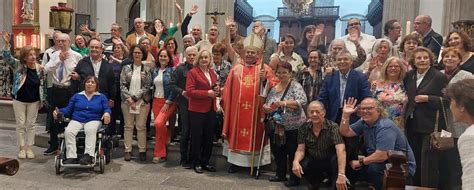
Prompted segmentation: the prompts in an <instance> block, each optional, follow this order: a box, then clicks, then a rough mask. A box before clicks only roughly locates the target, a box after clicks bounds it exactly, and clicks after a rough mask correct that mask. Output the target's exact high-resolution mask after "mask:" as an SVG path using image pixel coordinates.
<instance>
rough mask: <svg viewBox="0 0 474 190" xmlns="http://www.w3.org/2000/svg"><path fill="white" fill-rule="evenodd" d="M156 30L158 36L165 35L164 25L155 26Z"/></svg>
mask: <svg viewBox="0 0 474 190" xmlns="http://www.w3.org/2000/svg"><path fill="white" fill-rule="evenodd" d="M155 30H156V33H157V34H162V33H163V24H160V23H156V24H155Z"/></svg>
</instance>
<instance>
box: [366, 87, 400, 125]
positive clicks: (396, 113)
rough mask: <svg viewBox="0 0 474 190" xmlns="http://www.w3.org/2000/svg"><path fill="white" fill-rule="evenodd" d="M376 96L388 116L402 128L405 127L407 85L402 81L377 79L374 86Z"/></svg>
mask: <svg viewBox="0 0 474 190" xmlns="http://www.w3.org/2000/svg"><path fill="white" fill-rule="evenodd" d="M372 92H373V94H374V97H375V98H376V99H377V100H379V101H380V103H381V104H382V106H383V107H384V108H385V111H386V112H387V114H388V118H389V119H391V120H392V121H394V122H395V124H397V126H399V127H400V128H401V129H403V128H404V115H403V112H404V110H405V106H406V105H407V102H408V96H407V93H406V89H405V86H404V85H403V83H402V82H395V83H394V82H389V81H375V82H374V83H373V86H372Z"/></svg>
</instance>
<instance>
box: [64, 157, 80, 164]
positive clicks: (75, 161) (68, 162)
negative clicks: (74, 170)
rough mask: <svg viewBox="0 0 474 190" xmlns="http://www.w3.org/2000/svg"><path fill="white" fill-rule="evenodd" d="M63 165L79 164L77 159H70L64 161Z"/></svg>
mask: <svg viewBox="0 0 474 190" xmlns="http://www.w3.org/2000/svg"><path fill="white" fill-rule="evenodd" d="M63 164H77V159H76V158H68V159H66V160H64V161H63Z"/></svg>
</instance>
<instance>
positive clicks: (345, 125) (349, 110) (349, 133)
mask: <svg viewBox="0 0 474 190" xmlns="http://www.w3.org/2000/svg"><path fill="white" fill-rule="evenodd" d="M356 104H357V100H356V99H355V98H353V97H350V98H348V99H347V100H344V107H343V108H342V118H341V124H340V127H339V133H340V134H341V135H342V136H344V137H354V136H356V135H357V134H356V133H355V132H354V130H352V129H351V128H350V127H349V119H350V117H351V114H353V113H355V112H356V111H357V108H356Z"/></svg>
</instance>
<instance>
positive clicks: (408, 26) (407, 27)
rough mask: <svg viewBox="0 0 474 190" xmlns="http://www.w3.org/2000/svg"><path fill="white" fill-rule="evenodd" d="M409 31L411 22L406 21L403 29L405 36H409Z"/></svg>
mask: <svg viewBox="0 0 474 190" xmlns="http://www.w3.org/2000/svg"><path fill="white" fill-rule="evenodd" d="M410 29H411V22H410V21H407V26H406V28H405V31H406V33H405V35H408V34H410Z"/></svg>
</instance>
